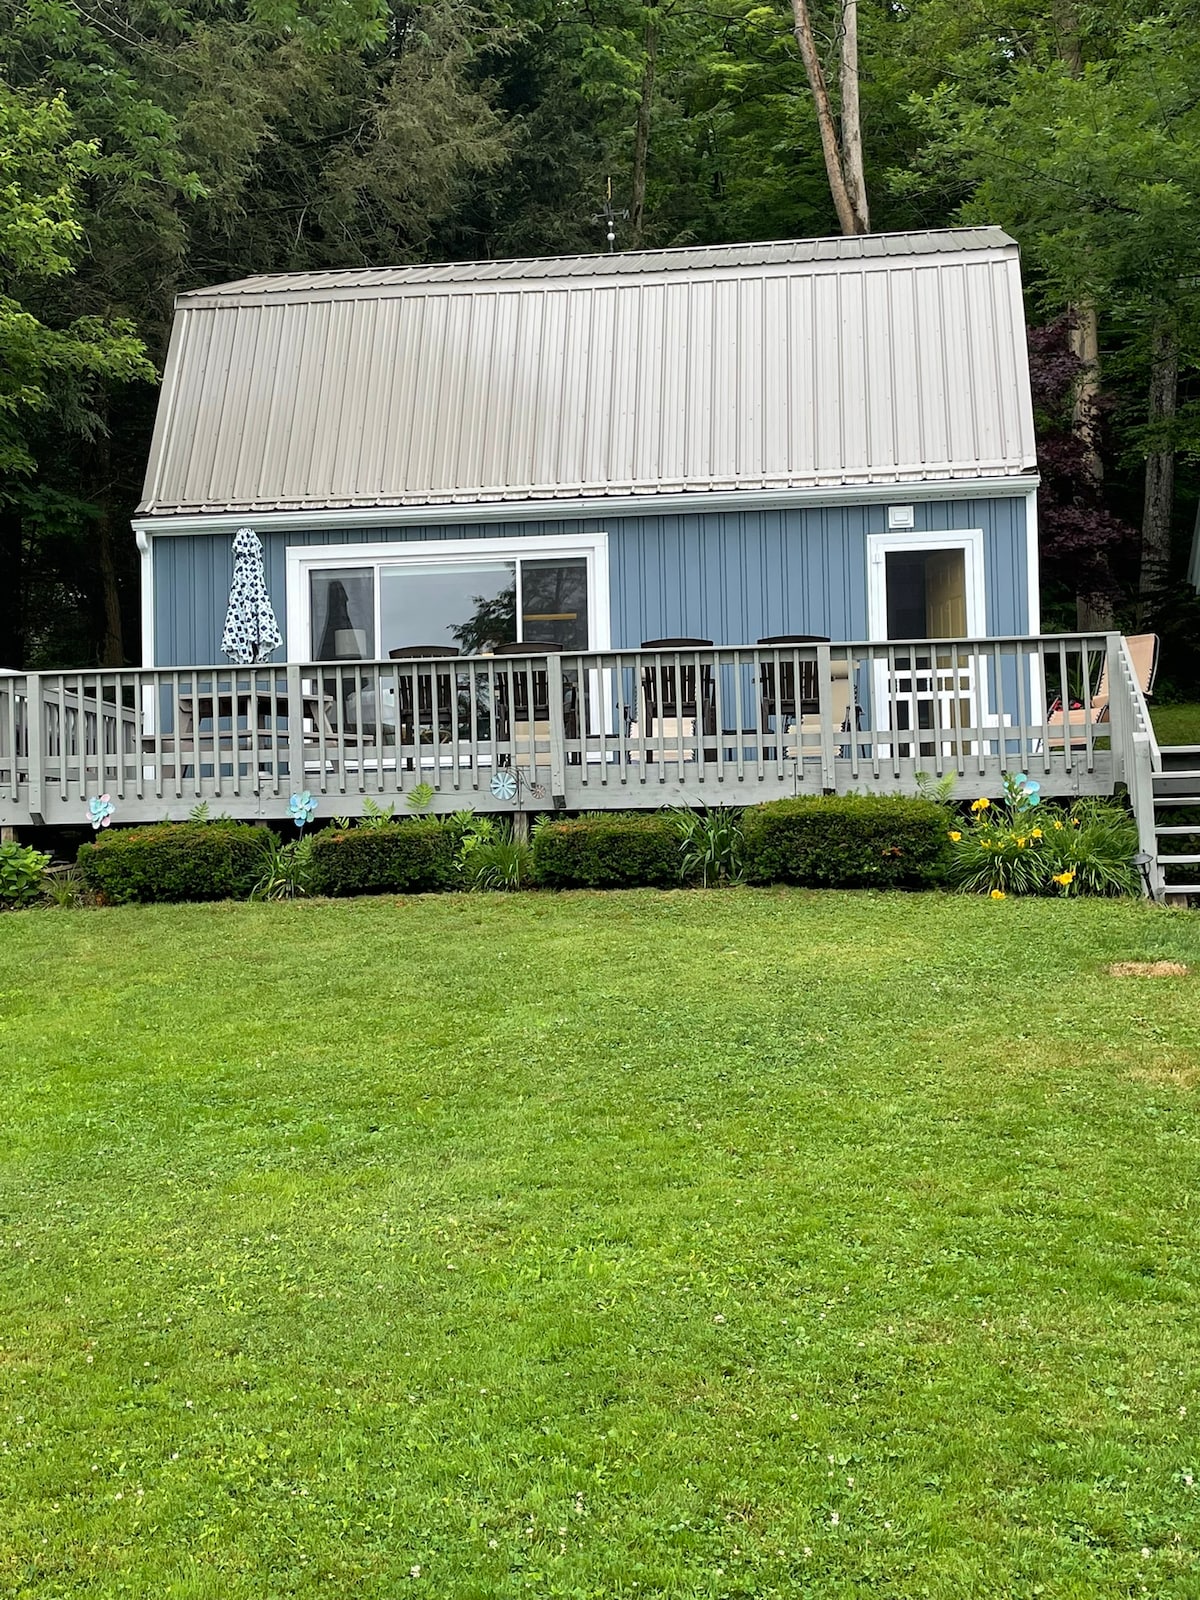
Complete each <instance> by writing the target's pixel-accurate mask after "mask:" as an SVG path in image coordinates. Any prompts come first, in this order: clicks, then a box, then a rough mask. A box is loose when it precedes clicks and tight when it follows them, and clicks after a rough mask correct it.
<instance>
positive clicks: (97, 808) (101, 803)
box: [88, 794, 117, 833]
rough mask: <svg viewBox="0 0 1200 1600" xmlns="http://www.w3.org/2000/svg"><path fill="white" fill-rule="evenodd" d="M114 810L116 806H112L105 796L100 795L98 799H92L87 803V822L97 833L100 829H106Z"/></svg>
mask: <svg viewBox="0 0 1200 1600" xmlns="http://www.w3.org/2000/svg"><path fill="white" fill-rule="evenodd" d="M116 809H117V808H116V806H114V805H113V803H112V801H111V800H110V799H109V797H108V796H107V795H106V794H102V795H101V796H100V797H99V799H96V798H95V797H93V798H92V799H91V800H89V801H88V821H89V822H90V823H91V825H92V827H93V828H94V829H95V830H96V832H97V833H99V831H100V829H101V828H107V827H108V825H109V823H110V822H111V821H112V819H113V812H114V811H115V810H116Z"/></svg>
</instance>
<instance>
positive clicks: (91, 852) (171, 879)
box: [79, 822, 269, 905]
mask: <svg viewBox="0 0 1200 1600" xmlns="http://www.w3.org/2000/svg"><path fill="white" fill-rule="evenodd" d="M268 843H269V840H268V834H267V830H266V829H265V828H262V827H258V826H256V825H255V824H253V823H247V822H157V823H154V824H152V825H151V826H150V827H148V828H126V829H121V830H120V831H116V830H114V831H113V832H112V833H105V834H101V836H100V837H99V838H98V839H96V840H95V842H94V843H91V844H83V845H80V847H79V870H80V872H81V873H82V874H83V881H84V882H85V883H86V884H87V886H88V888H89V889H90V890H91V891H92V892H93V894H95V895H97V896H98V897H99V898H100V899H101V900H103V901H104V902H105V903H107V904H109V905H124V904H126V903H127V902H129V901H134V900H140V901H149V900H244V899H245V898H246V896H247V895H248V894H249V893H250V891H251V890H252V889H253V888H254V885H255V884H256V883H257V882H258V879H259V876H260V875H261V873H262V870H263V865H264V855H265V852H266V850H267V846H268Z"/></svg>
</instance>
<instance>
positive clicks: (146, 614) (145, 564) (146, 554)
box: [134, 528, 154, 667]
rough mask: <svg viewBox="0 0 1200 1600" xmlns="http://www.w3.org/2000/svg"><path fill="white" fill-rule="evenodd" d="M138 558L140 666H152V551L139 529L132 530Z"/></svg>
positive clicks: (146, 538)
mask: <svg viewBox="0 0 1200 1600" xmlns="http://www.w3.org/2000/svg"><path fill="white" fill-rule="evenodd" d="M134 537H135V538H136V539H137V547H138V553H139V557H140V576H141V590H142V593H141V607H142V666H143V667H152V666H153V665H154V549H153V547H152V545H151V543H150V536H149V535H148V534H147V533H144V532H143V531H142V530H141V529H140V528H135V529H134Z"/></svg>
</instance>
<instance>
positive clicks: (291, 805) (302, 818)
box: [288, 789, 317, 830]
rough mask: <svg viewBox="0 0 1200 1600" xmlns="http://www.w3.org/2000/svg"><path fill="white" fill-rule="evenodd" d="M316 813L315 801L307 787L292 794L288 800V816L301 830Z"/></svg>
mask: <svg viewBox="0 0 1200 1600" xmlns="http://www.w3.org/2000/svg"><path fill="white" fill-rule="evenodd" d="M316 814H317V802H316V801H315V800H314V799H313V797H312V795H311V794H310V793H309V791H308V790H307V789H304V790H302V791H301V792H300V793H299V794H294V795H293V796H292V798H291V799H290V800H289V801H288V816H289V817H291V819H292V821H293V822H294V823H295V824H296V826H297V827H298V828H300V829H301V830H303V829H304V827H305V826H306V824H308V823H310V822H311V821H312V819H313V818H314V817H315V816H316Z"/></svg>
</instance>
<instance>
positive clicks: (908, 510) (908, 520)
mask: <svg viewBox="0 0 1200 1600" xmlns="http://www.w3.org/2000/svg"><path fill="white" fill-rule="evenodd" d="M912 526H913V508H912V507H911V506H889V507H888V527H889V528H911V527H912Z"/></svg>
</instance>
